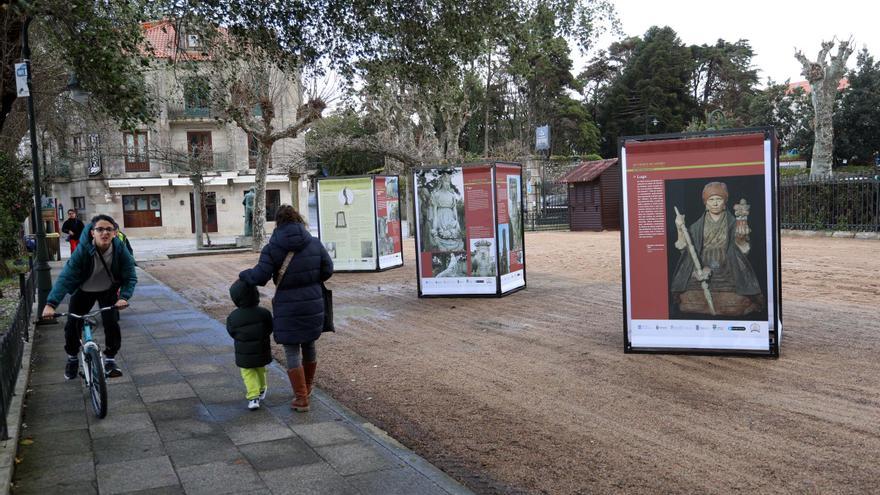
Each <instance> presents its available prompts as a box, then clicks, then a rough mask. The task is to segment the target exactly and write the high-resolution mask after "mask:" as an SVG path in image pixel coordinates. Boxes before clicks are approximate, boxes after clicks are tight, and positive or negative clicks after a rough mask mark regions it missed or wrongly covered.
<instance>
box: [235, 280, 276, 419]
mask: <svg viewBox="0 0 880 495" xmlns="http://www.w3.org/2000/svg"><path fill="white" fill-rule="evenodd" d="M229 296H230V297H231V298H232V302H234V303H235V305H236V309H235V310H233V311H232V313H230V314H229V316H228V317H227V318H226V330H227V331H228V332H229V335H230V336H231V337H232V338H233V339H234V340H235V365H236V366H238V367H239V368H241V377H242V378H243V379H244V386H245V388H246V389H247V400H248V409H250V410H252V411H253V410H256V409H259V408H260V401H262V400H265V399H266V393H267V391H268V384H267V383H266V377H267V370H266V365H267V364H269V363H271V362H272V351H271V348H270V344H269V336H270V335H271V334H272V312H271V311H269V310H268V309H266V308H261V307H260V293H259V292H258V291H257V288H256V287H255V286H253V285H250V284H248V283H246V282H244V281H243V280H241V279H239V280H236V281H235V283H234V284H232V287H230V288H229Z"/></svg>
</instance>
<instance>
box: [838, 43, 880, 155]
mask: <svg viewBox="0 0 880 495" xmlns="http://www.w3.org/2000/svg"><path fill="white" fill-rule="evenodd" d="M848 80H849V87H847V88H846V89H845V90H844V91H843V93H842V97H841V98H840V101H839V104H838V107H837V110H836V111H835V112H834V154H835V161H836V162H837V163H838V164H839V163H841V162H842V161H843V160H846V161H847V163H849V164H873V163H874V160H875V157H876V156H877V155H878V153H880V62H874V57H872V56H871V55H870V54H869V53H868V50H867V49H863V50H862V51H861V52H860V53H859V54H858V58H857V65H856V69H855V70H853V71H850V73H849V75H848Z"/></svg>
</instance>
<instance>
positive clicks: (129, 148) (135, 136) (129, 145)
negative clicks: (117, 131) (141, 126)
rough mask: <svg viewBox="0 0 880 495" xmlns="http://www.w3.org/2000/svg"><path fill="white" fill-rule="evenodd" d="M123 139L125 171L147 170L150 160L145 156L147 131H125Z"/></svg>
mask: <svg viewBox="0 0 880 495" xmlns="http://www.w3.org/2000/svg"><path fill="white" fill-rule="evenodd" d="M123 138H124V139H125V171H126V172H149V171H150V160H149V158H148V157H147V133H146V132H143V131H137V132H126V133H124V134H123Z"/></svg>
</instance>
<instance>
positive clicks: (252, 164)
mask: <svg viewBox="0 0 880 495" xmlns="http://www.w3.org/2000/svg"><path fill="white" fill-rule="evenodd" d="M259 160H260V142H259V141H257V140H256V138H254V137H253V135H251V134H248V168H257V162H258V161H259ZM269 166H270V167H271V166H272V155H269Z"/></svg>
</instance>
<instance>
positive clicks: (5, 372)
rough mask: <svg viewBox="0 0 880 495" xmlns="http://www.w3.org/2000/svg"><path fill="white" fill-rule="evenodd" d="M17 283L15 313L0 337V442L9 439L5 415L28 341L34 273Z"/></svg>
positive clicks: (31, 272)
mask: <svg viewBox="0 0 880 495" xmlns="http://www.w3.org/2000/svg"><path fill="white" fill-rule="evenodd" d="M18 280H19V282H18V283H19V289H20V291H21V296H20V298H19V301H18V310H17V311H16V312H15V319H14V320H13V321H12V323H11V324H10V325H9V328H7V329H6V333H4V334H3V335H2V336H0V440H7V439H8V438H9V428H8V426H7V424H6V414H7V413H8V412H9V405H10V404H11V403H12V397H13V395H14V394H15V382H16V381H17V380H18V373H19V371H21V357H22V354H23V353H24V343H25V342H27V341H28V340H29V335H28V333H29V331H30V325H31V308H32V306H33V304H34V289H35V284H34V271H33V270H31V271H30V272H28V274H27V276H25V275H24V274H20V275H19V279H18Z"/></svg>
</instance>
